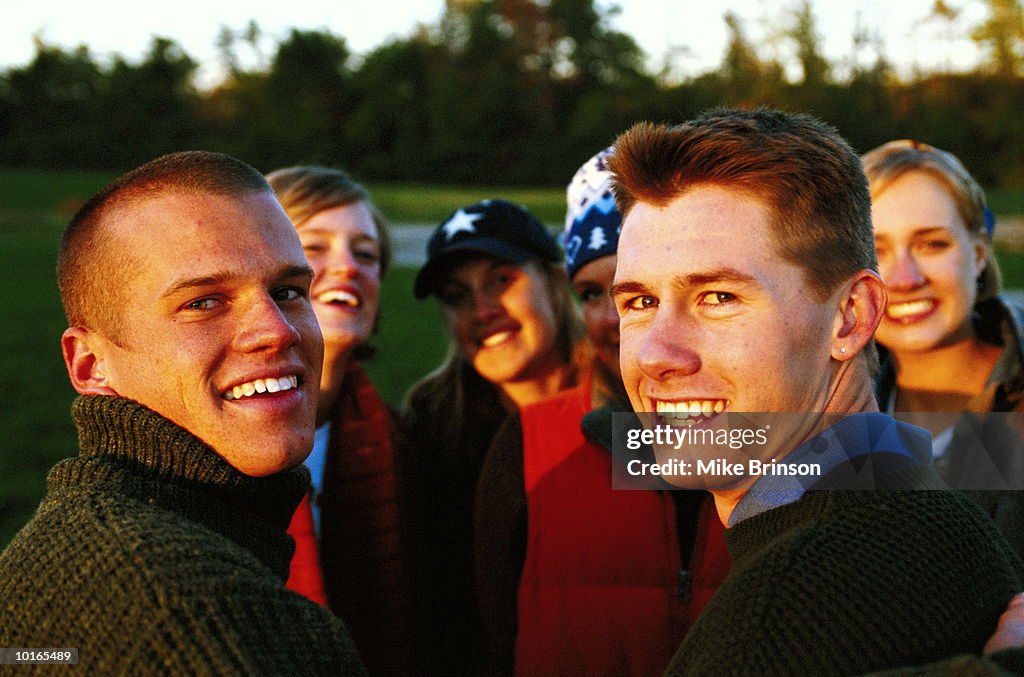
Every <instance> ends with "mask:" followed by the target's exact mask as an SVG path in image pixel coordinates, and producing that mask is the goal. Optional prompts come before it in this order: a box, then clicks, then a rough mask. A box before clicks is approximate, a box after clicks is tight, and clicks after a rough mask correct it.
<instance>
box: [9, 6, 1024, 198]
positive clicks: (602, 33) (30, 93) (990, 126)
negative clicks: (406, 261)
mask: <svg viewBox="0 0 1024 677" xmlns="http://www.w3.org/2000/svg"><path fill="white" fill-rule="evenodd" d="M985 4H986V7H987V9H988V12H987V16H986V18H985V19H984V21H982V22H980V23H979V24H978V25H976V26H962V24H961V19H962V13H961V10H960V8H959V6H957V5H955V4H954V3H952V2H948V1H947V0H935V2H934V3H933V6H932V7H931V10H930V13H929V15H928V17H923V21H926V20H927V21H931V22H932V23H933V24H935V23H939V24H941V26H942V27H943V30H944V33H943V39H944V40H948V41H950V42H952V41H953V39H954V38H955V36H956V34H957V31H960V32H962V33H963V37H969V38H971V39H973V40H975V41H976V42H977V44H979V45H980V46H981V47H983V48H984V50H985V54H986V55H987V57H986V61H985V62H984V63H982V64H979V66H978V68H977V69H976V71H975V72H971V73H953V72H951V71H950V69H949V68H945V69H943V70H942V71H939V72H919V73H917V74H916V75H915V76H914V77H913V78H912V79H910V80H909V81H901V80H900V79H899V78H897V77H896V75H895V73H894V71H893V68H892V66H891V65H890V63H889V62H888V61H887V59H886V57H885V50H884V45H883V44H882V43H881V41H880V39H879V38H878V37H877V34H876V33H873V32H872V31H871V30H870V28H869V27H865V26H863V25H861V24H860V23H858V24H857V25H855V26H853V27H852V36H851V37H852V40H851V44H852V45H853V51H852V53H851V55H850V57H849V58H848V60H843V61H840V62H839V63H833V62H831V61H829V59H828V58H827V57H826V55H825V51H824V49H823V42H822V37H821V35H820V33H819V29H818V26H817V21H816V17H815V16H814V13H813V11H812V6H811V4H810V2H809V1H808V0H790V2H789V3H788V4H786V5H784V6H783V8H782V10H781V16H782V17H783V20H782V23H781V30H780V31H779V32H778V33H777V34H776V35H774V36H773V38H772V39H773V40H775V42H774V43H771V44H769V45H767V46H768V47H770V48H771V51H769V50H768V49H766V44H763V43H759V42H757V41H755V40H753V39H751V38H750V36H749V35H748V33H747V25H746V24H745V23H744V21H743V19H741V18H740V17H739V16H738V15H736V14H734V13H726V14H725V15H724V16H723V21H724V23H725V26H726V29H727V33H728V43H727V45H726V48H725V50H724V53H723V56H722V60H721V62H720V64H719V65H718V67H717V68H715V69H713V70H711V71H709V72H706V73H702V74H697V75H693V76H688V77H685V78H675V79H674V80H673V81H672V82H671V83H670V82H668V81H666V80H661V79H659V78H658V77H657V76H655V75H653V74H651V73H649V72H648V71H647V69H646V66H645V59H646V57H645V54H644V52H643V50H642V49H641V47H640V46H639V45H638V44H637V43H636V41H635V40H634V39H633V38H632V37H631V36H630V35H628V34H625V33H623V32H621V31H618V30H616V29H615V28H614V26H613V21H612V19H613V17H614V14H615V12H616V9H615V8H614V7H611V8H608V7H606V6H604V5H603V4H599V3H597V2H595V0H448V2H446V4H445V7H446V10H445V13H444V15H443V16H442V18H441V19H440V20H439V21H438V22H437V24H436V25H432V26H422V27H420V28H419V29H418V30H417V31H416V32H415V33H413V34H412V35H410V36H408V37H405V38H392V39H391V40H389V41H388V42H386V43H384V44H382V45H380V46H378V47H376V48H375V49H373V50H372V51H370V52H369V53H367V54H364V55H360V56H354V55H353V54H351V52H350V50H349V48H348V45H347V43H346V41H345V39H344V38H343V37H341V36H339V35H336V34H334V33H332V32H330V31H328V30H312V31H310V30H292V31H291V32H289V33H288V34H287V35H286V36H284V37H283V38H281V39H280V40H278V41H277V42H276V44H272V43H273V41H272V40H271V39H270V37H269V36H267V35H266V34H264V33H263V32H262V31H261V30H260V27H259V26H258V25H257V24H256V23H255V22H249V23H248V24H246V25H245V26H243V27H242V28H241V29H238V30H234V29H231V28H228V27H222V29H221V31H220V33H219V35H218V36H217V39H216V47H217V50H218V54H219V60H220V62H221V66H222V67H223V72H224V76H223V79H222V80H221V82H220V83H219V84H218V85H217V86H215V87H213V88H210V89H206V90H199V89H197V88H196V86H195V76H196V70H197V64H196V62H195V61H194V60H193V59H192V58H191V57H190V56H189V55H188V54H186V53H185V52H184V50H182V49H181V47H180V46H179V45H178V44H177V43H175V42H174V41H173V40H171V39H169V38H165V37H154V38H153V39H152V42H151V43H150V47H149V49H148V51H147V52H146V54H145V55H144V56H143V57H142V58H141V59H140V60H138V61H137V62H130V61H127V60H125V59H123V58H121V57H116V58H114V59H111V60H102V59H98V58H96V57H95V56H94V55H93V54H92V53H91V52H90V51H89V49H88V48H87V47H85V46H81V47H77V48H74V49H62V48H58V47H55V46H53V45H48V44H46V43H45V42H44V41H42V40H41V39H38V38H37V40H36V45H35V56H34V57H33V59H32V61H31V62H29V63H28V64H26V65H24V66H18V67H14V68H10V69H8V70H6V71H4V72H2V73H0V162H2V163H3V164H5V165H11V166H36V167H76V168H95V169H104V170H120V169H124V168H126V167H129V166H132V165H134V164H137V163H140V162H143V161H145V160H147V159H150V158H152V157H154V156H156V155H158V154H161V153H164V152H170V151H174V150H180V149H184V148H210V149H214V150H222V151H225V152H229V153H232V154H235V155H237V156H239V157H241V158H244V159H246V160H248V161H249V162H251V163H253V164H255V165H256V166H258V167H260V168H262V169H265V170H269V169H273V168H275V167H278V166H282V165H288V164H294V163H300V162H301V163H305V162H321V163H329V164H339V165H342V166H345V167H347V168H348V169H350V170H352V171H354V172H356V173H357V174H358V175H360V176H362V177H365V178H373V179H392V180H407V181H457V182H466V183H476V184H498V183H501V184H512V183H520V184H527V183H556V184H560V183H563V182H564V181H565V180H566V178H567V177H568V176H571V174H572V172H573V171H574V170H575V168H576V167H577V166H578V165H579V163H580V162H581V161H582V160H583V159H585V158H586V157H589V156H590V155H591V154H592V153H593V152H594V151H595V150H596V149H599V148H601V147H603V146H605V145H607V144H609V143H611V142H612V141H613V140H614V138H615V136H616V135H617V134H618V133H619V132H621V131H622V130H624V129H625V128H626V127H628V126H629V125H630V124H632V123H633V122H636V121H638V120H645V119H648V120H664V121H680V120H684V119H686V118H688V117H691V116H693V115H695V114H697V113H698V112H700V111H702V110H705V109H707V108H709V107H712V106H715V105H721V104H731V105H743V106H757V105H771V106H778V107H785V108H789V109H795V110H806V111H809V112H812V113H814V114H817V115H818V116H820V117H822V118H824V119H825V120H827V121H829V122H830V123H832V124H833V125H835V126H836V127H838V128H839V130H840V131H841V132H842V133H843V134H844V135H846V136H847V138H849V139H850V141H851V142H852V143H853V144H854V146H855V147H857V148H860V149H862V150H866V149H867V148H870V147H873V146H875V145H877V144H879V143H882V142H884V141H886V140H888V139H891V138H895V137H906V136H910V137H916V138H920V139H922V140H926V141H929V142H932V143H935V144H937V145H939V146H943V147H946V148H949V149H950V150H952V151H954V152H956V153H958V154H960V155H961V156H962V157H963V158H964V159H965V161H966V162H967V163H968V165H969V166H970V167H971V169H972V171H974V172H975V173H976V174H978V176H979V177H981V178H983V179H984V180H985V181H986V182H988V183H990V184H1000V183H1001V184H1005V185H1016V186H1021V185H1024V170H1022V169H1021V167H1020V158H1021V157H1022V156H1024V153H1022V150H1024V117H1022V116H1021V115H1020V110H1021V108H1022V107H1024V105H1022V104H1024V72H1022V62H1024V12H1022V10H1021V0H986V2H985ZM268 45H269V46H268ZM780 46H781V47H780Z"/></svg>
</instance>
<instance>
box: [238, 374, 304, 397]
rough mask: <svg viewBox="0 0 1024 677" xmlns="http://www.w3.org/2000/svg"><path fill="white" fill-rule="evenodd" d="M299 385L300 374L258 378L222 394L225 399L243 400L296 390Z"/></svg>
mask: <svg viewBox="0 0 1024 677" xmlns="http://www.w3.org/2000/svg"><path fill="white" fill-rule="evenodd" d="M298 387H299V377H298V376H282V377H281V378H258V379H256V380H254V381H246V382H245V383H239V384H238V385H236V386H234V387H233V388H230V389H228V390H226V391H224V392H223V393H222V394H221V397H223V398H224V399H225V400H241V399H245V398H247V397H255V396H257V395H264V394H274V393H280V392H284V391H286V390H295V389H296V388H298Z"/></svg>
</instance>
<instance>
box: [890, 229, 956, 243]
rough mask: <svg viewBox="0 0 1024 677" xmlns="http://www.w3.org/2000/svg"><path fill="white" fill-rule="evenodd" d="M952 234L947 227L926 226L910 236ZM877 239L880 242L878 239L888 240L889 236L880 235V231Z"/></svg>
mask: <svg viewBox="0 0 1024 677" xmlns="http://www.w3.org/2000/svg"><path fill="white" fill-rule="evenodd" d="M950 232H952V231H951V230H950V229H949V228H947V227H946V226H924V227H923V228H917V229H915V230H913V231H911V233H910V235H911V237H921V236H927V235H932V234H935V233H946V234H948V233H950ZM875 239H876V240H878V239H883V240H888V239H889V236H888V235H886V234H885V233H879V232H878V231H875Z"/></svg>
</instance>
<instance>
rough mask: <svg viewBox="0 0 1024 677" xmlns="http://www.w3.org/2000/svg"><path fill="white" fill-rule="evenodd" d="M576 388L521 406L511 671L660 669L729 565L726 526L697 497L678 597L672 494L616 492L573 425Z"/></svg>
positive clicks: (582, 404)
mask: <svg viewBox="0 0 1024 677" xmlns="http://www.w3.org/2000/svg"><path fill="white" fill-rule="evenodd" d="M589 408H590V390H589V388H588V387H586V386H583V387H580V388H576V389H573V390H570V391H567V392H565V393H563V394H562V395H560V396H558V397H556V398H554V399H551V400H548V401H546V402H541V403H539V404H536V405H532V406H530V407H526V408H524V409H523V410H522V427H523V466H524V468H523V470H524V477H525V481H526V501H527V510H528V521H529V526H528V540H527V551H526V563H525V565H524V567H523V576H522V579H521V582H520V585H519V601H518V621H519V631H518V635H517V637H516V666H515V668H516V674H517V675H587V676H588V677H594V676H596V675H660V674H661V673H662V672H664V670H665V668H666V667H667V666H668V664H669V661H670V659H671V658H672V655H673V654H674V653H675V651H676V648H678V646H679V643H680V642H681V641H682V639H683V637H684V636H685V635H686V632H687V630H688V629H689V627H690V625H691V624H692V623H693V621H694V620H695V619H696V618H697V616H698V615H699V614H700V612H701V610H703V608H704V606H705V604H707V601H708V599H710V597H711V595H712V594H713V593H714V591H715V590H716V589H717V587H718V585H719V584H720V583H721V581H722V579H723V578H724V577H725V575H726V574H727V573H728V570H729V556H728V552H727V551H726V548H725V541H724V537H723V531H724V530H723V528H722V524H721V522H719V521H718V517H717V515H716V514H715V511H714V506H713V503H712V501H711V500H710V495H709V496H708V500H707V501H705V502H704V504H703V505H702V508H701V511H700V515H699V519H698V523H697V524H695V525H693V527H694V528H695V529H697V535H696V542H695V546H694V555H693V558H692V561H691V565H692V567H693V571H692V574H693V579H692V584H691V586H690V589H689V599H688V601H687V600H684V599H682V598H681V597H680V595H679V582H680V561H679V548H678V544H677V540H678V539H677V537H676V525H675V513H676V511H675V504H674V502H673V500H672V497H671V495H669V493H668V492H660V491H645V490H613V489H612V488H611V477H612V459H611V455H610V454H609V452H608V451H605V450H604V449H601V448H600V447H598V446H596V445H594V444H592V443H590V442H588V441H587V440H586V438H584V436H583V433H582V431H581V429H580V422H581V420H582V418H583V415H584V414H585V413H586V412H587V411H588V410H589Z"/></svg>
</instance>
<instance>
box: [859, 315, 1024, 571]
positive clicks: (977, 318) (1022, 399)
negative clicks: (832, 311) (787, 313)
mask: <svg viewBox="0 0 1024 677" xmlns="http://www.w3.org/2000/svg"><path fill="white" fill-rule="evenodd" d="M974 329H975V332H976V333H977V335H978V336H979V337H980V338H981V339H982V340H984V341H987V342H989V343H992V344H995V345H1002V346H1003V347H1004V348H1003V354H1002V355H1001V356H1000V358H999V360H998V361H997V363H996V365H995V367H994V369H993V370H992V375H991V377H990V379H989V383H988V384H987V385H986V387H985V390H983V391H982V393H980V394H979V395H978V396H976V397H975V398H974V399H972V400H971V402H970V403H969V404H968V411H966V412H964V414H963V416H962V418H960V419H959V421H958V422H957V423H956V424H955V427H954V429H953V436H952V439H951V440H950V442H949V444H948V446H947V448H946V451H945V453H944V454H943V455H942V456H941V457H940V458H938V459H937V460H936V462H935V470H936V471H937V472H938V474H939V476H940V477H942V479H943V480H944V481H945V482H946V483H947V484H949V485H950V486H951V487H953V488H954V489H959V490H961V491H963V492H964V493H965V494H967V495H968V496H970V497H971V498H972V499H974V501H976V502H977V503H978V504H979V505H981V507H982V508H983V509H984V510H985V511H986V512H987V513H988V514H989V516H990V517H992V519H993V520H994V521H995V522H996V525H997V526H998V527H999V529H1000V531H1001V532H1002V533H1003V535H1004V536H1005V537H1006V539H1007V540H1008V541H1009V542H1010V544H1011V545H1012V546H1013V548H1014V549H1015V550H1016V551H1017V553H1018V554H1020V555H1022V556H1024V492H1022V491H1021V489H1024V442H1022V434H1024V415H1022V414H1021V412H1024V310H1022V309H1021V308H1020V307H1019V306H1017V305H1015V304H1013V303H1011V302H1009V301H1008V300H1006V299H1005V298H1003V297H996V298H993V299H990V300H988V301H984V302H982V303H979V304H978V305H976V306H975V315H974ZM880 353H881V356H882V368H881V371H880V372H879V375H878V378H877V379H876V382H875V396H876V397H877V399H878V403H879V407H880V408H881V409H882V411H888V410H890V409H891V406H890V400H891V399H892V397H893V394H894V392H895V389H896V369H895V364H894V363H893V361H892V359H891V358H890V356H889V355H888V353H887V351H885V350H884V349H883V348H881V347H880Z"/></svg>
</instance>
